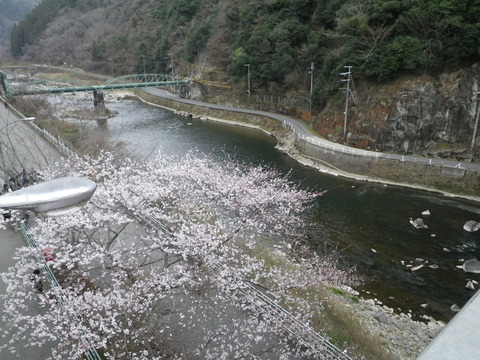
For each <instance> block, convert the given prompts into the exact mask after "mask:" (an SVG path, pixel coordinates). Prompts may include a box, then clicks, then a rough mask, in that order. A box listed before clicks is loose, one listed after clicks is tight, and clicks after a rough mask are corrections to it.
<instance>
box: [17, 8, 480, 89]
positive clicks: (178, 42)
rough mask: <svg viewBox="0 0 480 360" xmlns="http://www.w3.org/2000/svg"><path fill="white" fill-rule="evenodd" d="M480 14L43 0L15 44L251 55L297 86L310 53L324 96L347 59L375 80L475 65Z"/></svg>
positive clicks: (130, 66) (114, 53)
mask: <svg viewBox="0 0 480 360" xmlns="http://www.w3.org/2000/svg"><path fill="white" fill-rule="evenodd" d="M479 19H480V1H478V0H450V1H440V0H402V1H386V0H369V1H365V0H268V1H260V0H244V1H238V0H231V1H227V0H203V1H200V0H133V1H132V0H116V1H113V0H43V1H42V3H41V4H40V5H39V6H38V7H37V8H36V9H35V11H34V12H32V13H31V14H30V15H29V16H28V17H27V19H25V21H23V22H22V23H20V24H19V26H18V27H16V28H15V29H14V31H13V33H12V38H11V39H12V42H11V48H12V52H13V54H14V55H15V56H17V57H19V58H21V57H22V56H23V57H24V58H25V59H28V60H33V59H36V60H43V61H46V62H51V63H54V64H59V63H64V62H67V63H69V64H73V65H77V66H81V67H86V68H88V69H92V70H99V71H104V72H110V73H113V74H124V73H131V72H133V71H139V70H140V69H142V66H143V63H142V62H143V60H144V61H145V66H146V70H147V71H155V72H166V71H168V69H169V66H170V65H171V64H170V62H171V60H172V59H171V58H174V60H176V61H180V60H181V61H183V62H184V63H195V64H196V65H198V66H200V68H201V67H202V66H204V70H205V69H207V68H213V69H215V70H220V71H222V70H226V71H228V74H229V75H233V76H240V75H244V74H245V68H244V64H247V63H248V64H250V66H251V74H252V75H251V76H252V81H253V80H255V84H256V87H262V88H267V87H269V86H272V85H275V86H281V87H284V88H286V87H290V86H294V87H299V86H300V85H301V84H299V83H302V82H305V74H306V73H307V68H308V67H309V66H310V64H311V62H314V63H315V67H316V72H317V74H318V76H316V81H315V85H316V96H317V97H323V96H325V95H327V94H328V93H329V92H330V91H331V90H333V89H330V88H329V85H328V84H330V83H331V80H332V78H335V79H336V78H337V77H338V72H339V70H342V69H343V65H346V64H348V65H352V66H353V68H354V69H355V72H356V74H357V75H358V76H360V75H362V76H365V77H368V78H370V79H374V80H378V81H385V80H390V79H393V78H395V77H398V76H400V75H402V74H405V73H425V72H427V73H435V72H438V71H443V70H445V69H452V68H455V67H458V66H462V65H469V64H471V63H473V62H474V61H476V60H478V58H479V56H480V23H479ZM204 72H205V71H204ZM334 83H335V81H334ZM337 85H338V84H335V85H334V86H333V85H332V86H333V87H334V88H335V90H336V89H337V87H338V86H337Z"/></svg>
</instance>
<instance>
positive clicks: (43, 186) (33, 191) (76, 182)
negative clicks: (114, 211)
mask: <svg viewBox="0 0 480 360" xmlns="http://www.w3.org/2000/svg"><path fill="white" fill-rule="evenodd" d="M96 189H97V184H95V183H94V182H93V181H92V180H89V179H85V178H81V177H73V176H70V177H63V178H58V179H53V180H49V181H44V182H42V183H39V184H35V185H31V186H28V187H25V188H22V189H19V190H16V191H12V192H11V193H8V194H5V195H2V196H0V208H1V209H7V210H31V211H33V212H36V213H43V214H47V215H62V214H66V213H69V212H72V211H73V210H76V209H78V208H79V207H80V206H82V205H83V204H84V203H86V202H87V201H88V200H89V199H90V198H91V197H92V195H93V193H94V192H95V190H96Z"/></svg>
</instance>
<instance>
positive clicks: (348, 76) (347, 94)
mask: <svg viewBox="0 0 480 360" xmlns="http://www.w3.org/2000/svg"><path fill="white" fill-rule="evenodd" d="M344 68H346V69H347V71H346V72H343V73H340V75H342V76H346V78H345V79H342V80H341V81H342V82H346V83H347V87H345V88H341V89H343V90H346V91H345V112H344V114H345V119H344V121H343V137H344V138H345V136H347V119H348V99H349V97H350V81H351V80H352V67H351V66H349V65H347V66H344Z"/></svg>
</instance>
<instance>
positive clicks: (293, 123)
mask: <svg viewBox="0 0 480 360" xmlns="http://www.w3.org/2000/svg"><path fill="white" fill-rule="evenodd" d="M143 91H144V92H146V93H147V94H150V95H153V96H158V97H161V98H164V99H170V100H175V101H178V102H182V103H186V104H191V105H197V106H203V107H208V108H211V109H217V110H225V111H233V112H238V113H244V114H252V115H260V116H267V117H270V118H273V119H276V120H278V121H280V122H282V123H283V124H285V125H286V126H289V127H290V128H292V130H293V131H294V132H295V134H296V135H297V136H298V137H299V138H301V139H303V140H306V141H307V142H310V143H312V144H315V145H317V146H319V147H322V148H325V149H329V150H334V151H335V152H339V153H345V154H350V155H358V156H361V157H372V158H377V159H378V158H383V159H391V160H398V161H402V162H403V161H407V162H416V163H423V164H429V165H437V166H448V167H452V168H464V169H467V170H470V171H475V172H478V173H480V164H476V163H464V162H462V163H460V162H458V161H455V160H447V159H433V158H426V157H421V156H412V155H401V154H390V153H382V152H379V151H370V150H361V149H357V148H353V147H349V146H346V145H342V144H338V143H334V142H332V141H329V140H326V139H323V138H321V137H319V136H315V135H314V134H312V132H311V131H310V130H309V129H308V128H307V127H306V126H305V124H304V123H303V122H301V121H300V120H297V119H294V118H292V117H290V116H286V115H282V114H276V113H271V112H267V111H260V110H252V109H242V108H237V107H233V106H225V105H217V104H210V103H204V102H200V101H195V100H189V99H184V98H180V97H178V96H175V95H173V94H171V93H169V92H168V91H166V90H162V89H155V88H147V89H143Z"/></svg>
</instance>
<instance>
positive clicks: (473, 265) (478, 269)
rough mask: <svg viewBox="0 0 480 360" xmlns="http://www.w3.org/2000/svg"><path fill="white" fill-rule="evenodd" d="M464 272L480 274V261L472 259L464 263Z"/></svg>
mask: <svg viewBox="0 0 480 360" xmlns="http://www.w3.org/2000/svg"><path fill="white" fill-rule="evenodd" d="M463 271H465V272H468V273H474V274H480V261H478V260H477V259H470V260H467V261H465V262H464V263H463Z"/></svg>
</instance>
